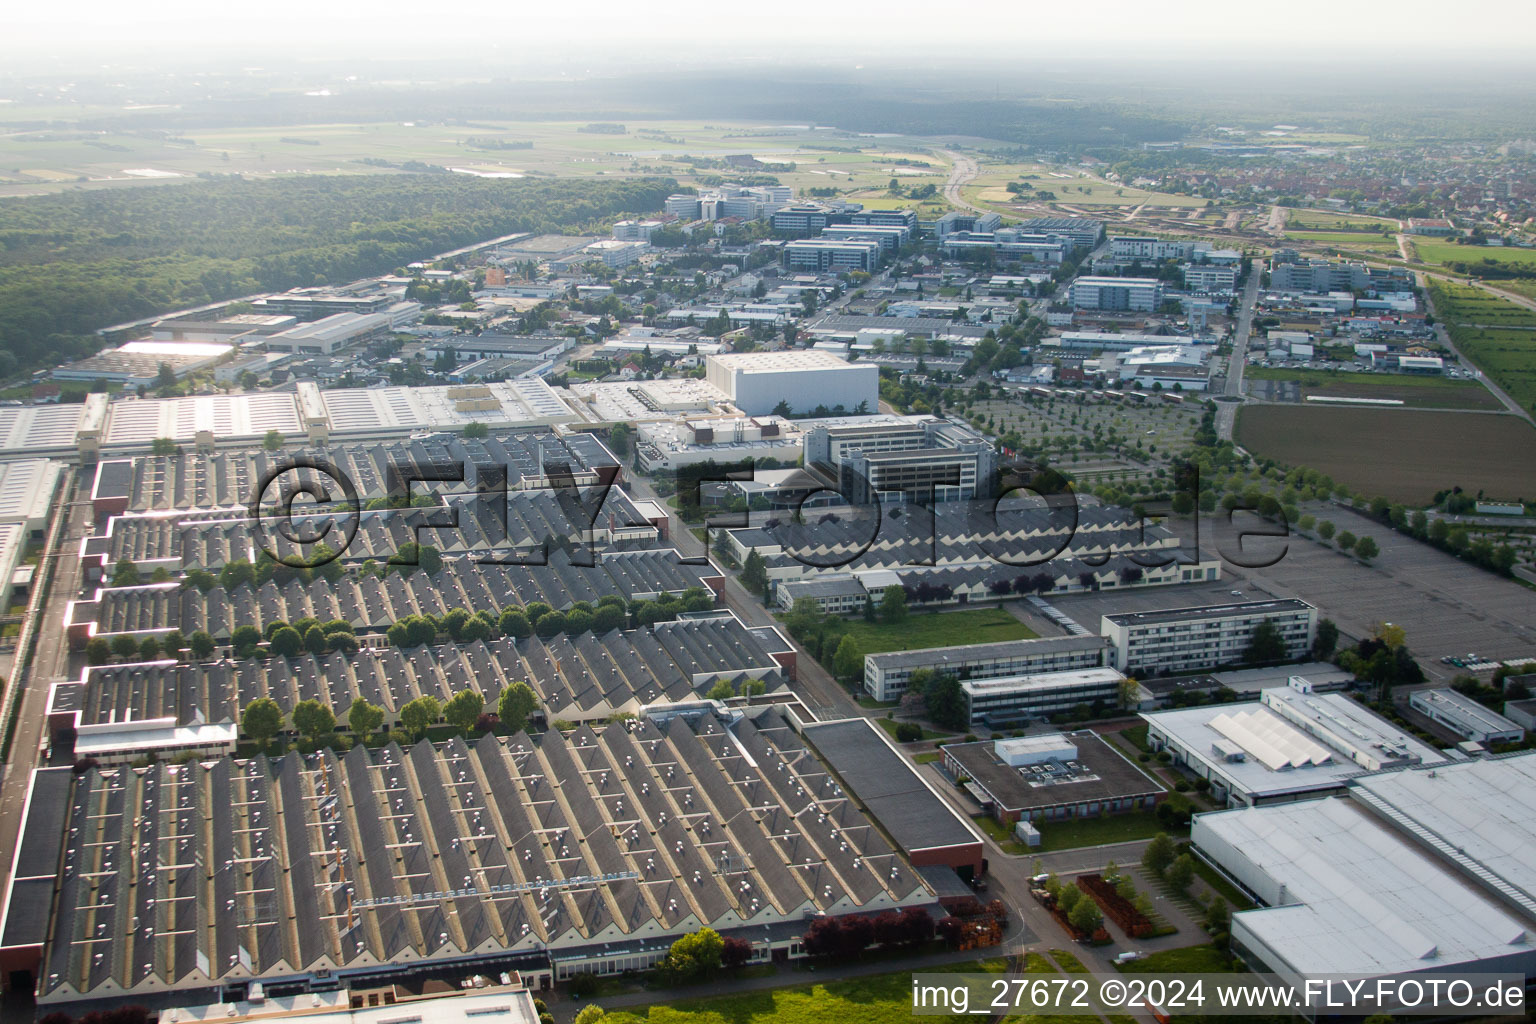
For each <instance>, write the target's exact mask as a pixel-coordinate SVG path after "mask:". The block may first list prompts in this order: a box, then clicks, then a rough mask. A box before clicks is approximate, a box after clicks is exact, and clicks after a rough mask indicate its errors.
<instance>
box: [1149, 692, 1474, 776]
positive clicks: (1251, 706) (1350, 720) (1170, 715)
mask: <svg viewBox="0 0 1536 1024" xmlns="http://www.w3.org/2000/svg"><path fill="white" fill-rule="evenodd" d="M1281 689H1285V688H1284V687H1276V688H1274V689H1271V690H1265V691H1263V693H1264V694H1270V693H1274V692H1277V691H1278V690H1281ZM1297 696H1299V697H1303V698H1304V699H1306V700H1310V701H1313V702H1315V703H1318V704H1319V705H1321V706H1322V707H1323V708H1324V709H1325V710H1327V711H1328V712H1329V713H1330V714H1335V715H1337V723H1338V724H1336V725H1331V726H1330V725H1329V723H1330V720H1329V719H1323V718H1321V716H1319V718H1318V721H1317V722H1316V723H1315V728H1317V729H1318V731H1317V732H1306V731H1303V730H1302V729H1301V728H1300V727H1299V726H1298V725H1297V724H1294V723H1292V722H1290V721H1287V720H1286V719H1285V718H1284V717H1282V715H1281V714H1280V713H1279V712H1278V711H1276V710H1275V709H1274V708H1272V707H1269V706H1267V705H1265V704H1264V703H1262V702H1260V701H1245V702H1243V703H1238V704H1207V705H1203V706H1200V707H1193V708H1179V709H1175V710H1169V711H1147V712H1143V713H1142V715H1141V717H1142V718H1143V719H1144V720H1145V721H1146V722H1147V723H1148V724H1149V725H1150V726H1152V727H1153V728H1155V729H1157V730H1160V731H1161V732H1162V733H1164V734H1165V735H1167V736H1168V737H1169V738H1170V739H1171V740H1172V741H1173V742H1175V743H1177V744H1178V745H1179V746H1180V747H1181V748H1182V749H1183V750H1184V751H1186V752H1187V754H1188V756H1189V757H1191V758H1195V759H1198V760H1199V761H1200V762H1202V763H1203V764H1204V765H1205V766H1206V767H1207V768H1208V769H1209V771H1210V773H1211V775H1212V776H1213V778H1214V779H1218V780H1220V781H1222V782H1224V783H1225V784H1226V785H1227V786H1228V787H1230V788H1232V789H1235V790H1238V791H1241V792H1242V793H1245V794H1248V795H1251V796H1252V797H1253V798H1255V799H1261V800H1262V799H1264V798H1267V797H1272V796H1275V795H1278V794H1284V793H1302V792H1308V791H1312V790H1319V789H1335V788H1338V787H1340V786H1342V785H1343V784H1344V781H1345V780H1346V779H1349V778H1352V777H1353V776H1355V775H1357V774H1359V773H1360V772H1361V771H1362V770H1364V768H1365V767H1366V766H1364V765H1362V764H1359V763H1357V762H1356V761H1355V760H1353V759H1352V758H1351V756H1350V753H1349V748H1350V747H1355V746H1358V745H1359V744H1360V743H1362V742H1364V743H1369V742H1370V740H1371V737H1379V738H1381V741H1385V742H1391V743H1394V744H1396V745H1398V749H1402V750H1404V751H1406V755H1407V756H1409V757H1417V758H1419V759H1420V761H1421V762H1422V763H1425V764H1439V763H1442V762H1444V760H1445V757H1444V755H1443V754H1441V753H1440V752H1439V751H1437V750H1435V749H1434V748H1433V747H1430V746H1428V745H1427V744H1424V743H1421V742H1419V741H1418V740H1416V739H1414V738H1413V737H1411V736H1408V735H1407V734H1405V733H1403V732H1402V731H1401V730H1399V729H1398V728H1397V727H1396V726H1394V725H1392V724H1391V723H1390V722H1388V721H1386V720H1385V719H1383V718H1380V717H1379V716H1376V715H1374V714H1372V713H1371V712H1369V711H1367V710H1366V709H1365V708H1362V707H1360V706H1359V705H1357V704H1355V703H1354V702H1352V701H1350V700H1349V699H1348V698H1345V697H1341V696H1339V695H1338V694H1331V693H1329V694H1324V693H1312V694H1301V693H1300V692H1299V691H1297ZM1287 706H1288V707H1292V708H1295V707H1296V705H1295V704H1294V703H1293V704H1290V705H1287ZM1300 706H1301V707H1304V708H1305V707H1307V705H1305V704H1302V705H1300ZM1309 710H1310V709H1309ZM1325 726H1328V728H1327V732H1323V729H1324V728H1325ZM1355 730H1358V731H1359V732H1360V733H1361V736H1363V737H1364V739H1363V740H1362V738H1361V736H1356V735H1355V734H1354V731H1355ZM1335 743H1337V744H1338V746H1335V745H1334V744H1335ZM1218 747H1220V748H1223V749H1230V748H1233V747H1235V748H1236V750H1237V751H1240V752H1241V753H1242V755H1243V759H1242V760H1228V759H1226V758H1224V757H1220V756H1217V755H1216V754H1214V753H1213V750H1214V749H1216V748H1218ZM1367 749H1369V748H1367Z"/></svg>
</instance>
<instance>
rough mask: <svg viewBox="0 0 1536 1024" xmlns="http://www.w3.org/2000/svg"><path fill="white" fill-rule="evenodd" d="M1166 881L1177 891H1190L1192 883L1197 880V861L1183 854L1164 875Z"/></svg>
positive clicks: (1169, 866) (1176, 858) (1170, 865)
mask: <svg viewBox="0 0 1536 1024" xmlns="http://www.w3.org/2000/svg"><path fill="white" fill-rule="evenodd" d="M1163 878H1164V880H1166V881H1167V882H1168V884H1169V885H1171V886H1173V887H1174V888H1175V889H1177V890H1179V891H1180V892H1183V891H1184V890H1185V889H1188V888H1189V886H1190V883H1192V882H1193V881H1194V880H1195V860H1194V858H1193V857H1191V856H1190V855H1189V854H1187V853H1181V854H1179V855H1178V856H1177V857H1175V858H1174V859H1173V863H1172V864H1169V865H1168V870H1167V871H1166V872H1165V873H1164V874H1163Z"/></svg>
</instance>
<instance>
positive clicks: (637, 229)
mask: <svg viewBox="0 0 1536 1024" xmlns="http://www.w3.org/2000/svg"><path fill="white" fill-rule="evenodd" d="M663 226H664V225H663V223H662V222H661V221H659V220H621V221H616V222H615V223H614V225H613V237H614V238H616V239H617V240H619V241H620V242H649V241H650V240H651V235H652V234H653V233H655V232H656V231H657V230H658V229H660V228H661V227H663Z"/></svg>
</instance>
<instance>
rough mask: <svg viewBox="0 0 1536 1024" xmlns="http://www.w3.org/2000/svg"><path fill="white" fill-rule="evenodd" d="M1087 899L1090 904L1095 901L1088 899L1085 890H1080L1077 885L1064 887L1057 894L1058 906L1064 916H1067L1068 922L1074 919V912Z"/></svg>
mask: <svg viewBox="0 0 1536 1024" xmlns="http://www.w3.org/2000/svg"><path fill="white" fill-rule="evenodd" d="M1085 899H1087V901H1088V902H1089V903H1092V902H1093V900H1092V899H1089V898H1088V897H1086V896H1085V895H1084V893H1083V890H1081V889H1079V888H1078V887H1077V886H1076V885H1075V884H1073V885H1063V886H1062V887H1061V888H1060V889H1058V890H1057V892H1056V905H1057V906H1058V907H1060V908H1061V912H1062V913H1063V914H1066V915H1067V919H1068V920H1071V919H1072V911H1073V910H1074V909H1075V908H1076V907H1077V905H1078V904H1079V903H1081V902H1083V901H1084V900H1085Z"/></svg>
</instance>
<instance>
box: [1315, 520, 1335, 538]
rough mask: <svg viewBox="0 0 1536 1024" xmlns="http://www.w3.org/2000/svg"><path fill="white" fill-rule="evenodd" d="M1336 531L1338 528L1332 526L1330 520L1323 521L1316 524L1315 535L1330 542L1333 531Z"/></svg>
mask: <svg viewBox="0 0 1536 1024" xmlns="http://www.w3.org/2000/svg"><path fill="white" fill-rule="evenodd" d="M1337 529H1338V527H1336V526H1334V525H1333V521H1332V520H1331V519H1324V520H1323V521H1322V522H1320V523H1318V524H1317V535H1318V536H1319V537H1321V538H1323V540H1325V541H1326V540H1330V539H1332V537H1333V534H1334V531H1335V530H1337Z"/></svg>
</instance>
